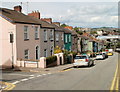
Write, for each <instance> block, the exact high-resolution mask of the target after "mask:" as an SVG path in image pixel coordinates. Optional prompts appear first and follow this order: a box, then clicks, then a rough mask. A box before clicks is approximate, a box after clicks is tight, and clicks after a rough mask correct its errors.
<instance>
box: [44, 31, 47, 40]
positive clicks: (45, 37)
mask: <svg viewBox="0 0 120 92" xmlns="http://www.w3.org/2000/svg"><path fill="white" fill-rule="evenodd" d="M44 41H47V31H46V30H44Z"/></svg>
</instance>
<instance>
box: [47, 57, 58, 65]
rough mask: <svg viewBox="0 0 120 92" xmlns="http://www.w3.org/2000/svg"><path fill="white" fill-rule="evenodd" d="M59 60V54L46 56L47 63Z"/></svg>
mask: <svg viewBox="0 0 120 92" xmlns="http://www.w3.org/2000/svg"><path fill="white" fill-rule="evenodd" d="M56 61H57V56H51V57H46V65H49V64H52V63H54V62H56Z"/></svg>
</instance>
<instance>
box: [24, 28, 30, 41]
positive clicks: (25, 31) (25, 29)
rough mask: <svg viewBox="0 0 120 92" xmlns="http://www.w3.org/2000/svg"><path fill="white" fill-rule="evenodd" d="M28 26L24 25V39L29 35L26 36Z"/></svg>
mask: <svg viewBox="0 0 120 92" xmlns="http://www.w3.org/2000/svg"><path fill="white" fill-rule="evenodd" d="M28 34H29V33H28V26H24V40H28V39H29V36H28Z"/></svg>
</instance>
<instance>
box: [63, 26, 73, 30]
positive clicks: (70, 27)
mask: <svg viewBox="0 0 120 92" xmlns="http://www.w3.org/2000/svg"><path fill="white" fill-rule="evenodd" d="M65 28H67V29H69V30H72V29H73V27H72V26H66V27H65Z"/></svg>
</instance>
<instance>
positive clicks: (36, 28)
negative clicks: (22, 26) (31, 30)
mask: <svg viewBox="0 0 120 92" xmlns="http://www.w3.org/2000/svg"><path fill="white" fill-rule="evenodd" d="M38 38H39V30H38V27H35V39H38Z"/></svg>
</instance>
